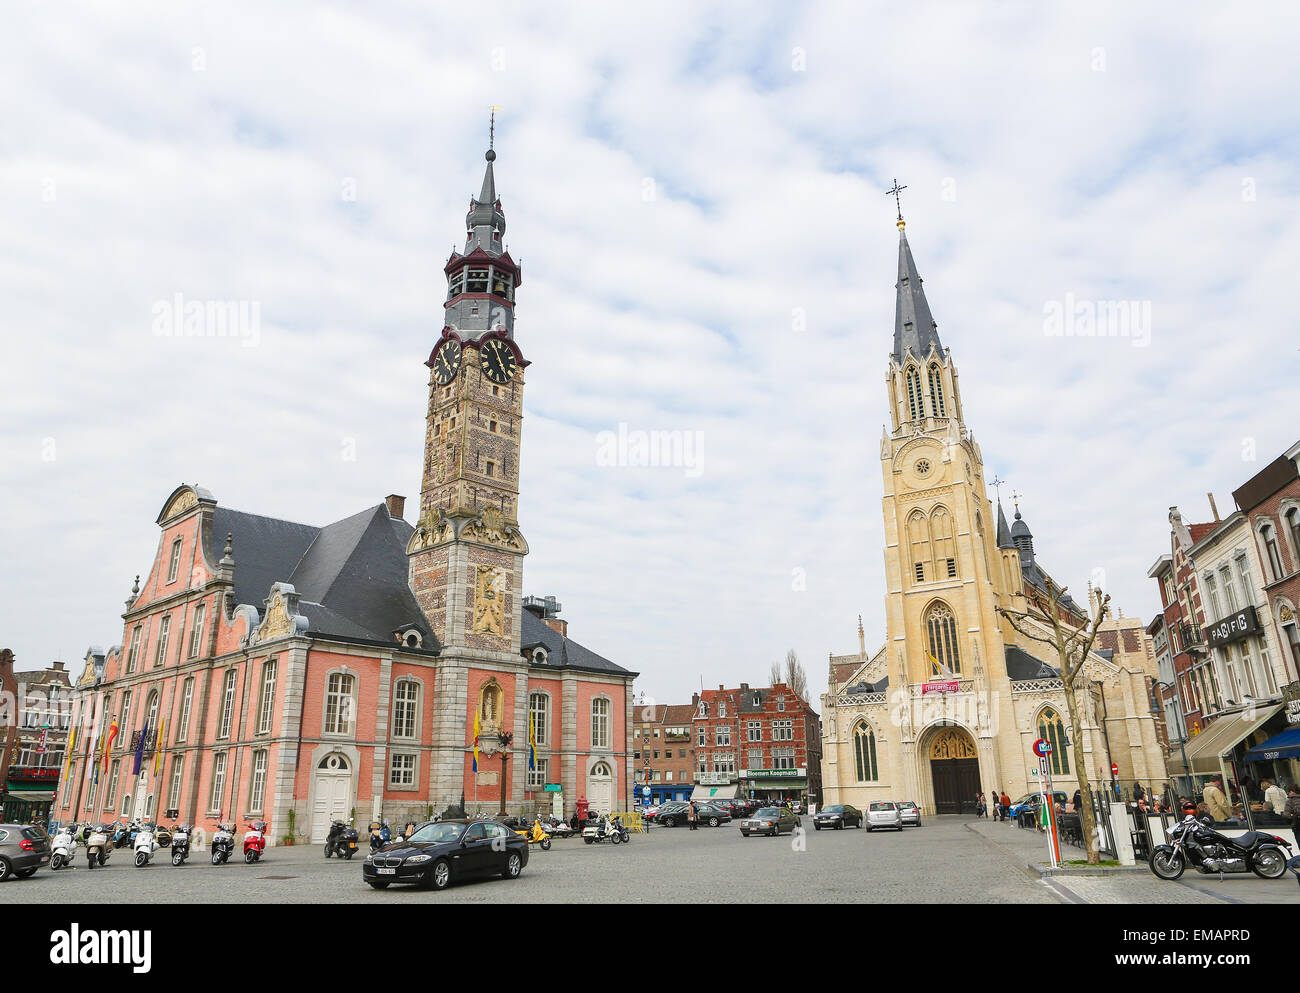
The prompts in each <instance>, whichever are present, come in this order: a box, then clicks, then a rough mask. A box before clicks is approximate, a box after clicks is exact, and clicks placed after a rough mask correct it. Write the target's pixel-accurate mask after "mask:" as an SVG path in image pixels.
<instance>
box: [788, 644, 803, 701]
mask: <svg viewBox="0 0 1300 993" xmlns="http://www.w3.org/2000/svg"><path fill="white" fill-rule="evenodd" d="M785 685H786V686H788V687H790V689H792V690H794V691H795V692H796V693H797V694H799V699H801V700H803V701H805V702H806V701H807V700H808V673H806V672H804V671H803V665H802V663H800V661H799V656H798V655H796V654H795V650H794V649H793V648H792V649H790V650H789V651H788V652H786V653H785Z"/></svg>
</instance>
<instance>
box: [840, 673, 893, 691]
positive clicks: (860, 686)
mask: <svg viewBox="0 0 1300 993" xmlns="http://www.w3.org/2000/svg"><path fill="white" fill-rule="evenodd" d="M887 689H889V677H888V676H886V677H885V678H884V679H880V680H877V681H876V682H874V683H869V682H867V681H865V680H863V681H862V682H860V683H854V684H853V685H852V686H849V687H847V688H845V690H844V692H845V693H884V692H885V690H887Z"/></svg>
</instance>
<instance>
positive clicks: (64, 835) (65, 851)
mask: <svg viewBox="0 0 1300 993" xmlns="http://www.w3.org/2000/svg"><path fill="white" fill-rule="evenodd" d="M50 849H51V852H52V854H51V855H50V868H51V869H62V868H63V867H64V866H65V865H67V866H70V865H72V859H73V856H74V855H76V853H77V841H76V839H75V838H74V837H73V836H72V827H71V826H69V825H65V826H63V827H61V828H59V833H58V834H56V835H55V836H54V840H53V841H52V842H50Z"/></svg>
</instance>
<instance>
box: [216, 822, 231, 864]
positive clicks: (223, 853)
mask: <svg viewBox="0 0 1300 993" xmlns="http://www.w3.org/2000/svg"><path fill="white" fill-rule="evenodd" d="M234 831H235V828H234V825H233V824H226V823H225V822H224V821H221V822H218V823H217V830H216V833H214V834H213V835H212V864H213V865H224V864H225V863H227V862H229V861H230V856H231V855H233V854H234V851H235V834H234Z"/></svg>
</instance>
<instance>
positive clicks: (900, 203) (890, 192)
mask: <svg viewBox="0 0 1300 993" xmlns="http://www.w3.org/2000/svg"><path fill="white" fill-rule="evenodd" d="M905 189H907V187H906V186H899V185H898V180H897V179H895V180H894V188H893V189H892V190H885V196H887V197H888V196H892V197H893V198H894V206H895V207H897V208H898V220H899V223H902V220H903V201H902V200H901V199H899V196H898V195H899V194H900V193H902V192H903V191H904V190H905Z"/></svg>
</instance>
